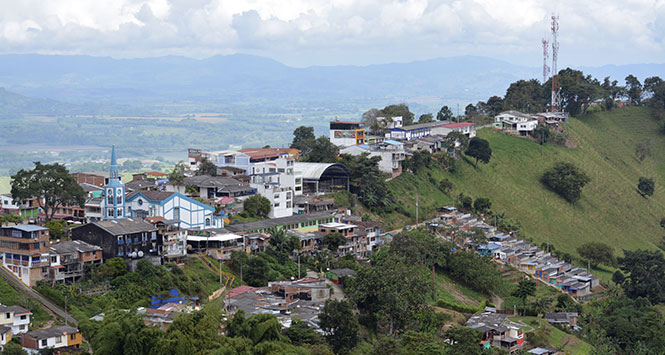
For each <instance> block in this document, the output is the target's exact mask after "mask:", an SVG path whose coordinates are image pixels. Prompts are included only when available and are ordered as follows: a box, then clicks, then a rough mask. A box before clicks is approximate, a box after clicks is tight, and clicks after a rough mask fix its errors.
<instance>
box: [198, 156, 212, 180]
mask: <svg viewBox="0 0 665 355" xmlns="http://www.w3.org/2000/svg"><path fill="white" fill-rule="evenodd" d="M196 175H208V176H215V175H217V166H216V165H215V163H213V162H212V161H210V159H208V158H206V157H203V158H201V161H200V162H199V168H198V169H197V170H196Z"/></svg>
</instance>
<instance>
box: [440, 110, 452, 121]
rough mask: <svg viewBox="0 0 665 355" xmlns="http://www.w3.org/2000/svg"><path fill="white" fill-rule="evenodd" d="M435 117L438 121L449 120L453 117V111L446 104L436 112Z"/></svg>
mask: <svg viewBox="0 0 665 355" xmlns="http://www.w3.org/2000/svg"><path fill="white" fill-rule="evenodd" d="M436 119H437V120H439V121H450V120H452V119H453V111H451V110H450V108H449V107H448V106H443V107H441V109H440V110H439V112H438V113H437V114H436Z"/></svg>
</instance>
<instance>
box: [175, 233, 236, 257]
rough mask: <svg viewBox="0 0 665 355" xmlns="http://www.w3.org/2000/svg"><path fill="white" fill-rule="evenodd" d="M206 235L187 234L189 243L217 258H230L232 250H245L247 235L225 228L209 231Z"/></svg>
mask: <svg viewBox="0 0 665 355" xmlns="http://www.w3.org/2000/svg"><path fill="white" fill-rule="evenodd" d="M205 233H206V234H205V235H192V234H191V233H190V235H188V236H187V244H188V245H189V246H190V247H191V248H192V249H193V250H198V251H205V252H206V253H207V254H208V255H209V256H211V257H213V258H215V259H217V260H230V259H231V252H233V251H244V250H245V237H244V236H242V235H238V234H233V233H228V232H226V231H224V230H218V231H208V232H205Z"/></svg>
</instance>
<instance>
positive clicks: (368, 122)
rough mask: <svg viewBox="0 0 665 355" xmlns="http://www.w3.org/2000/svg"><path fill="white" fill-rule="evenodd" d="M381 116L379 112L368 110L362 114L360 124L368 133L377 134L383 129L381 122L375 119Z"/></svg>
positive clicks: (373, 109)
mask: <svg viewBox="0 0 665 355" xmlns="http://www.w3.org/2000/svg"><path fill="white" fill-rule="evenodd" d="M380 116H381V111H380V110H378V109H375V108H372V109H369V110H367V111H366V112H364V113H363V114H362V119H361V121H362V123H363V126H364V127H365V129H366V130H367V131H368V133H373V134H379V133H380V131H381V129H383V124H382V122H379V120H378V119H377V117H380Z"/></svg>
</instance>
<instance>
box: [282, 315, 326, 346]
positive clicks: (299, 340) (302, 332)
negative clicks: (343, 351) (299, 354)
mask: <svg viewBox="0 0 665 355" xmlns="http://www.w3.org/2000/svg"><path fill="white" fill-rule="evenodd" d="M282 335H284V336H285V337H287V338H289V340H290V341H291V344H293V345H304V344H312V345H314V344H322V343H323V342H325V341H324V339H323V338H322V337H321V335H320V334H319V333H317V332H316V331H314V329H312V328H310V327H309V326H308V325H307V323H305V322H303V321H302V320H300V319H298V318H294V319H293V322H292V323H291V326H290V327H289V328H284V329H282Z"/></svg>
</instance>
